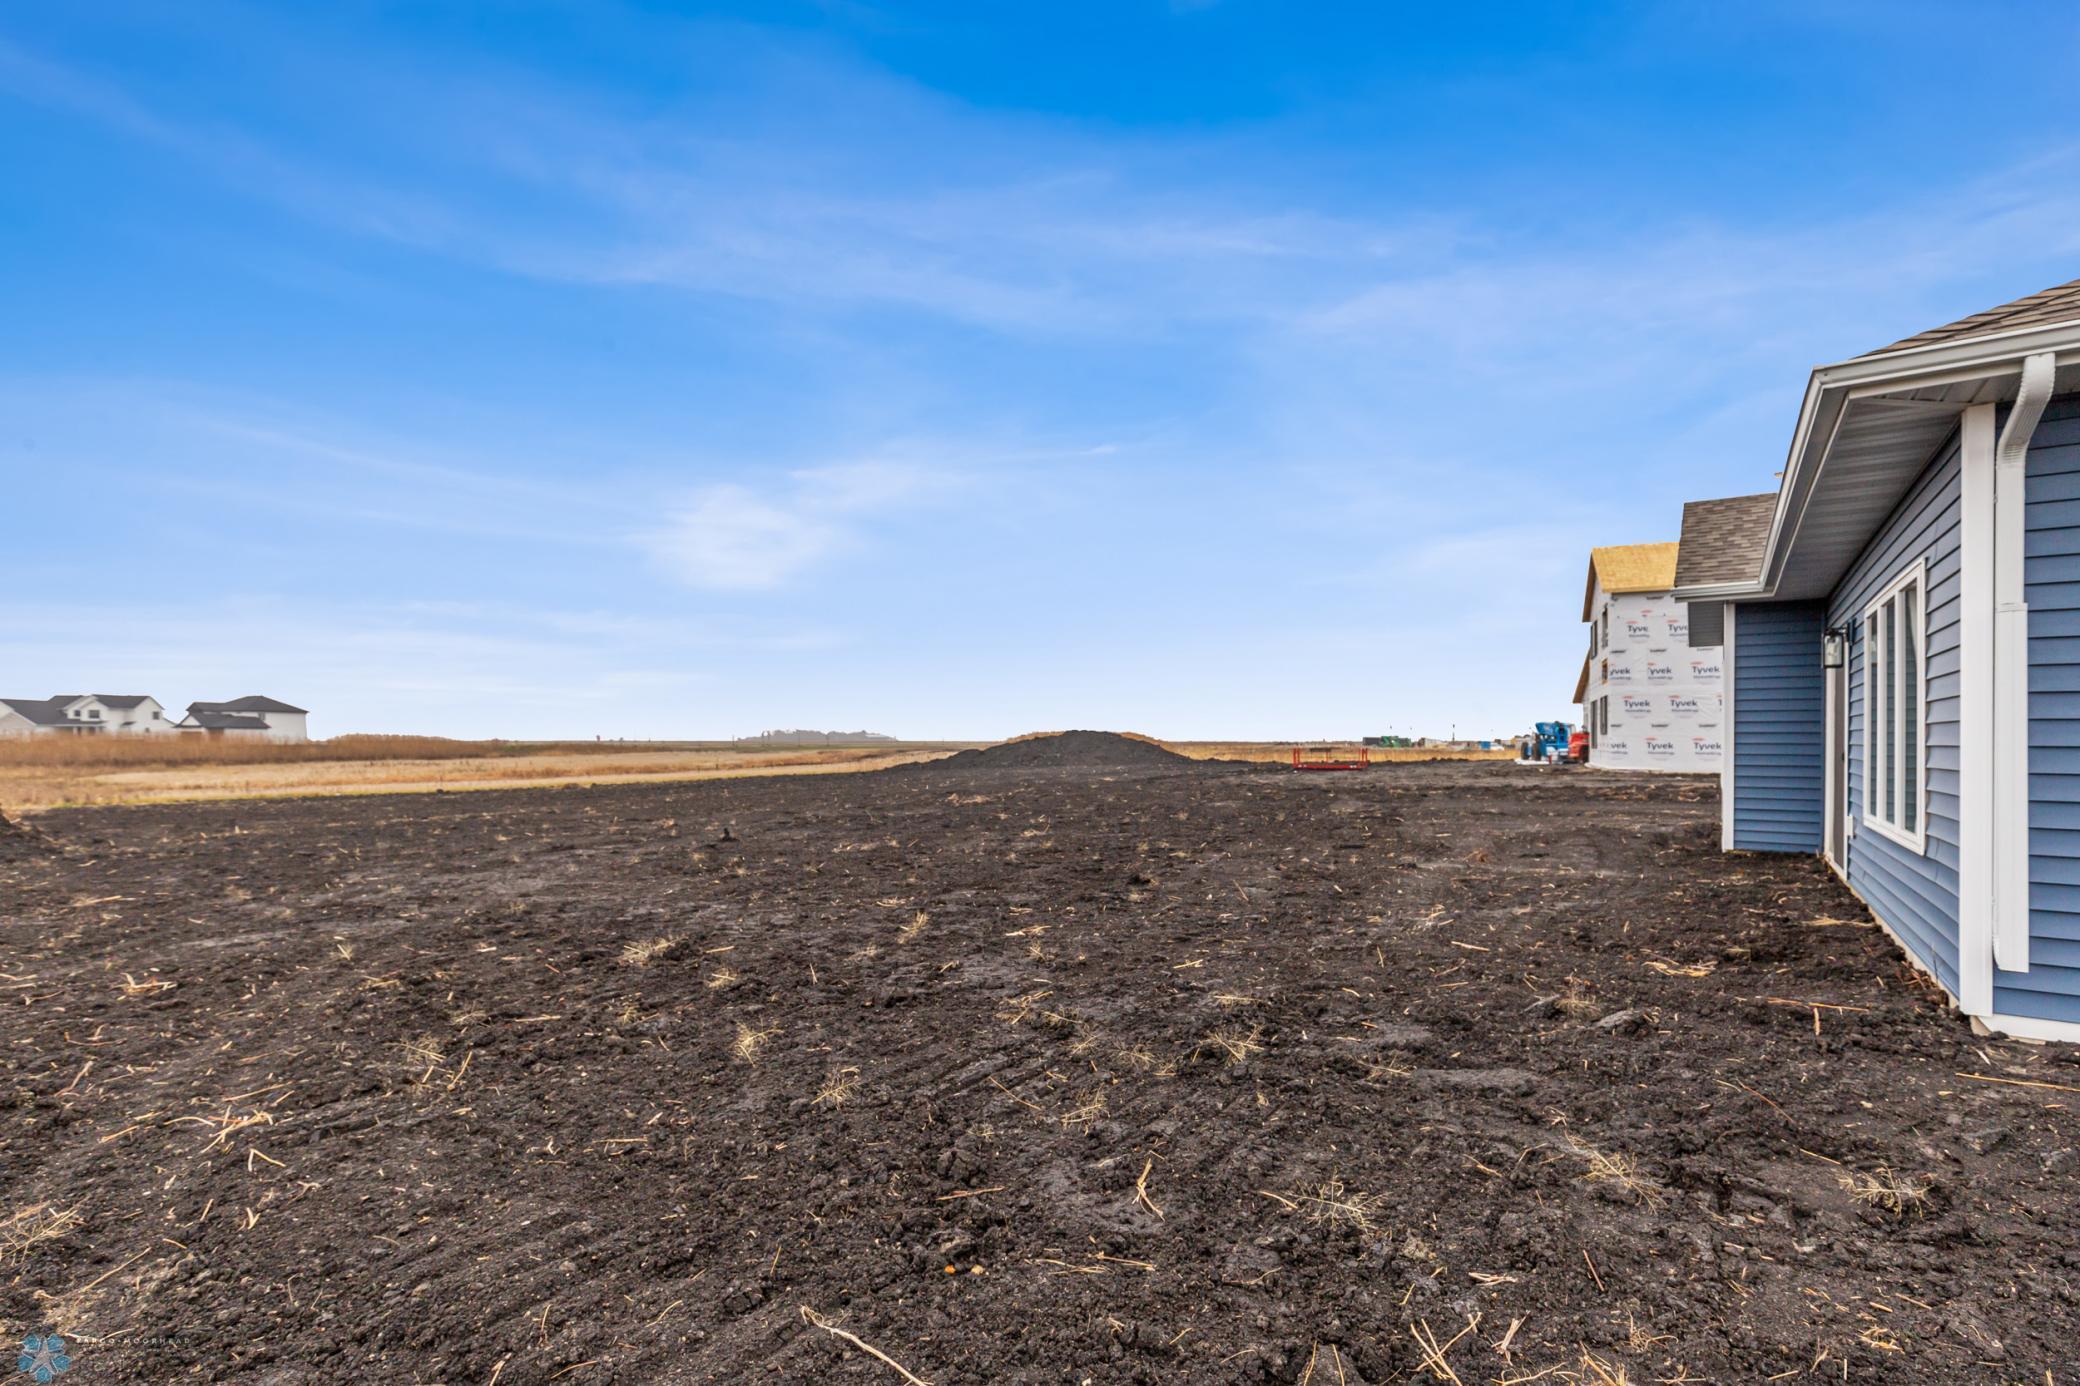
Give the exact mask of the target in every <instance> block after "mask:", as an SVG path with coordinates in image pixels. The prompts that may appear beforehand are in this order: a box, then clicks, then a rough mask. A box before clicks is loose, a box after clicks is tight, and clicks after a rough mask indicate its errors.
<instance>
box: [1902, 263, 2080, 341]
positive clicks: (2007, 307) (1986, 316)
mask: <svg viewBox="0 0 2080 1386" xmlns="http://www.w3.org/2000/svg"><path fill="white" fill-rule="evenodd" d="M2054 322H2080V279H2075V280H2072V281H2070V282H2068V283H2065V284H2056V285H2053V286H2052V287H2051V288H2048V289H2039V290H2038V291H2037V292H2035V293H2033V294H2025V295H2024V296H2023V297H2021V298H2018V299H2016V300H2015V301H2014V302H2012V303H2003V304H2001V305H2000V307H1998V308H1988V309H1987V310H1986V311H1984V312H1982V313H1974V314H1972V315H1971V316H1970V317H1968V318H1959V319H1958V320H1957V321H1956V322H1946V323H1944V324H1943V325H1942V326H1941V327H1931V328H1929V329H1928V330H1927V331H1926V332H1916V333H1915V334H1914V335H1913V336H1911V337H1904V338H1901V339H1900V340H1899V341H1897V342H1894V343H1893V344H1892V345H1891V346H1887V347H1879V348H1878V349H1877V350H1876V351H1873V352H1870V353H1869V355H1872V356H1883V355H1884V354H1885V353H1886V352H1889V351H1906V350H1908V349H1909V348H1912V347H1925V346H1936V345H1939V344H1940V343H1943V342H1957V341H1963V340H1964V339H1965V338H1967V337H1987V336H1991V335H1992V334H1994V333H1996V332H2014V331H2017V330H2019V329H2021V328H2025V327H2042V326H2044V325H2046V324H2048V323H2054Z"/></svg>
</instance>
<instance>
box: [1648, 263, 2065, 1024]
mask: <svg viewBox="0 0 2080 1386" xmlns="http://www.w3.org/2000/svg"><path fill="white" fill-rule="evenodd" d="M1779 475H1780V483H1779V485H1778V487H1777V489H1776V491H1775V492H1774V493H1771V494H1768V495H1767V496H1765V497H1763V498H1759V499H1758V498H1756V497H1752V496H1751V497H1735V498H1733V499H1731V500H1728V501H1720V502H1712V503H1709V504H1707V505H1693V506H1690V507H1688V508H1686V510H1685V513H1684V520H1683V541H1682V542H1683V555H1684V560H1685V571H1683V572H1681V573H1680V574H1679V575H1678V578H1677V582H1676V592H1675V595H1676V596H1677V597H1678V598H1681V599H1683V600H1685V601H1687V602H1689V603H1690V614H1691V621H1690V635H1691V638H1692V640H1693V641H1696V640H1697V639H1699V637H1700V633H1701V630H1702V628H1704V627H1705V626H1706V625H1707V624H1708V623H1707V620H1706V619H1705V617H1706V615H1707V613H1708V614H1709V625H1710V628H1711V630H1712V633H1713V636H1714V638H1716V639H1719V640H1721V641H1723V646H1724V648H1723V651H1722V656H1723V659H1724V661H1725V667H1726V679H1727V688H1726V691H1727V714H1728V718H1727V720H1728V727H1727V738H1726V748H1727V754H1726V759H1725V764H1724V767H1723V770H1722V773H1721V779H1720V783H1721V787H1722V788H1721V798H1722V817H1721V825H1720V840H1721V842H1722V844H1723V845H1724V846H1725V847H1726V848H1728V849H1730V850H1734V851H1752V852H1801V853H1817V854H1819V855H1820V856H1821V857H1823V858H1824V859H1825V860H1826V861H1827V863H1828V864H1829V865H1830V866H1832V867H1833V868H1834V870H1835V871H1836V872H1837V873H1839V874H1840V876H1841V878H1842V879H1843V880H1844V881H1845V882H1846V883H1847V884H1848V886H1849V888H1850V889H1851V890H1853V891H1855V892H1856V894H1857V895H1858V896H1860V897H1861V898H1862V899H1863V901H1864V903H1865V904H1867V905H1868V906H1869V907H1870V909H1871V913H1872V914H1873V915H1875V916H1876V917H1877V919H1878V922H1879V923H1881V924H1882V925H1884V927H1885V928H1886V930H1887V931H1888V932H1889V933H1890V934H1891V935H1892V937H1893V938H1894V939H1896V940H1897V941H1898V942H1899V944H1900V946H1901V947H1902V948H1903V949H1904V950H1905V951H1906V953H1907V955H1908V956H1909V957H1910V958H1912V959H1913V961H1914V962H1915V963H1916V964H1917V965H1919V966H1920V967H1921V968H1922V969H1923V970H1924V971H1926V972H1927V973H1928V974H1929V976H1931V977H1932V978H1934V979H1935V981H1936V982H1937V984H1939V985H1940V986H1941V987H1942V988H1943V990H1944V991H1945V992H1946V993H1948V994H1949V995H1950V997H1951V998H1952V999H1953V1000H1954V1001H1955V1002H1956V1003H1957V1005H1958V1006H1959V1007H1960V1008H1961V1009H1962V1010H1963V1011H1964V1012H1965V1013H1966V1014H1967V1015H1971V1016H1973V1017H1976V1018H1977V1019H1978V1020H1979V1021H1980V1022H1981V1023H1982V1024H1983V1025H1985V1026H1986V1027H1987V1028H1989V1029H1992V1030H1995V1031H1999V1032H2002V1033H2006V1034H2011V1035H2021V1036H2025V1037H2030V1038H2036V1039H2059V1040H2080V499H2076V498H2080V280H2076V281H2074V282H2072V283H2069V284H2062V285H2059V286H2058V287H2056V288H2052V289H2047V290H2045V291H2044V292H2042V293H2037V294H2032V295H2030V296H2029V297H2027V298H2023V299H2018V300H2016V301H2015V302H2013V303H2008V304H2004V305H2002V306H2001V307H1998V308H1994V309H1991V310H1989V311H1987V312H1984V313H1979V314H1975V315H1974V316H1972V317H1969V318H1964V319H1961V320H1960V321H1957V322H1954V323H1951V324H1949V325H1948V326H1945V327H1940V328H1936V329H1933V330H1931V331H1928V332H1923V333H1920V334H1919V335H1917V336H1913V337H1909V338H1907V339H1906V340H1905V341H1901V342H1895V343H1893V344H1892V345H1891V346H1888V347H1883V348H1881V349H1879V350H1877V351H1874V352H1869V353H1867V354H1865V355H1862V356H1857V357H1852V358H1850V359H1849V360H1847V361H1843V362H1840V363H1838V364H1835V365H1831V366H1823V367H1821V368H1820V369H1818V370H1815V371H1814V372H1813V373H1812V375H1811V377H1810V378H1809V380H1808V382H1807V385H1806V392H1805V399H1804V403H1803V404H1802V406H1801V408H1800V411H1799V415H1798V421H1797V424H1796V426H1795V428H1794V429H1793V433H1792V442H1791V452H1790V457H1789V460H1788V462H1787V463H1786V466H1785V468H1784V470H1783V471H1782V472H1781V473H1780V474H1779ZM1693 545H1696V546H1698V547H1699V548H1700V551H1702V550H1703V549H1704V548H1706V547H1715V548H1716V550H1717V552H1718V554H1719V558H1718V559H1716V560H1715V561H1713V562H1711V563H1708V564H1701V565H1700V566H1699V567H1697V568H1696V570H1694V571H1692V570H1690V569H1689V567H1688V560H1689V558H1690V554H1691V550H1692V548H1693Z"/></svg>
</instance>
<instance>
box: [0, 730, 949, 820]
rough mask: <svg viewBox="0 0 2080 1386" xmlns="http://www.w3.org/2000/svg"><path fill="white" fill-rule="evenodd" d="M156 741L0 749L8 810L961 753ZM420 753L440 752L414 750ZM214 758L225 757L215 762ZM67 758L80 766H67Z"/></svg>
mask: <svg viewBox="0 0 2080 1386" xmlns="http://www.w3.org/2000/svg"><path fill="white" fill-rule="evenodd" d="M152 740H153V742H164V743H168V744H166V745H165V746H163V747H162V746H159V745H156V744H147V743H146V739H145V738H143V737H138V738H135V739H134V740H133V739H131V738H127V737H126V738H117V737H79V738H73V737H65V738H59V737H32V738H23V739H22V740H19V741H15V740H8V741H0V809H6V810H8V811H10V812H22V811H25V810H37V809H46V808H59V807H65V806H70V805H85V804H144V803H167V802H177V801H182V800H196V799H264V798H283V797H296V796H304V795H335V794H404V793H425V792H430V791H432V790H436V789H439V790H447V791H450V792H455V791H462V790H472V789H520V788H530V787H536V786H546V785H556V784H565V783H570V782H573V781H580V782H584V783H590V784H630V783H640V782H644V781H668V780H706V779H731V778H738V777H742V776H746V775H776V774H789V775H795V774H805V775H819V774H838V773H843V772H846V771H856V770H879V769H884V768H886V767H888V766H893V765H907V764H910V763H912V762H915V761H920V760H936V759H938V758H939V757H940V756H943V755H947V754H949V753H951V751H953V750H955V749H958V746H957V745H954V744H948V743H926V744H905V745H899V746H895V747H873V748H865V747H835V746H833V747H807V748H804V747H790V748H786V749H773V750H753V749H744V748H737V747H733V746H730V745H727V744H722V745H710V746H704V747H693V746H688V745H684V744H674V743H647V744H646V743H641V742H626V743H614V742H603V743H591V742H565V743H536V744H522V743H511V742H470V741H442V740H440V739H438V738H435V737H336V738H334V739H333V740H331V741H314V742H307V743H302V744H292V745H272V744H266V743H260V744H238V743H227V742H222V741H210V740H207V739H205V738H200V737H196V738H189V737H170V736H169V737H158V738H153V739H152ZM82 743H86V744H84V745H82ZM184 746H192V747H194V748H196V749H195V750H193V751H186V750H183V749H182V747H184ZM133 747H134V748H135V749H132V748H133ZM46 748H51V749H46ZM110 748H113V749H110ZM422 748H431V753H430V754H423V755H422V754H415V751H416V750H418V749H422ZM212 751H219V752H221V756H222V758H216V759H213V758H211V756H210V754H209V753H210V752H212ZM67 753H69V754H71V755H73V756H74V757H76V759H74V760H67V759H66V758H65V756H66V754H67Z"/></svg>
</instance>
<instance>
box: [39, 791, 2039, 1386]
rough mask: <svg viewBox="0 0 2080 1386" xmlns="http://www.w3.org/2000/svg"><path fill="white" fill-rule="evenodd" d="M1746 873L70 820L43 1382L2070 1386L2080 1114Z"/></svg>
mask: <svg viewBox="0 0 2080 1386" xmlns="http://www.w3.org/2000/svg"><path fill="white" fill-rule="evenodd" d="M1028 754H1029V755H1030V754H1031V753H1028ZM1717 816H1718V808H1717V800H1716V791H1715V789H1714V787H1713V786H1712V785H1711V784H1709V783H1707V782H1704V781H1700V780H1694V779H1685V778H1675V777H1661V778H1652V779H1648V778H1624V777H1619V776H1616V775H1610V774H1603V773H1598V772H1593V771H1564V770H1563V771H1541V770H1534V769H1520V768H1517V767H1513V766H1504V765H1463V764H1462V765H1434V766H1431V765H1406V766H1392V767H1388V768H1382V769H1375V770H1373V771H1370V772H1367V773H1364V774H1358V775H1325V776H1318V777H1310V776H1302V775H1296V774H1293V773H1290V772H1283V771H1279V770H1275V769H1269V768H1265V767H1239V766H1220V765H1194V764H1187V763H1179V762H1168V761H1162V760H1156V759H1154V758H1152V757H1151V758H1148V760H1147V763H1144V764H1140V765H1136V766H1132V767H1128V766H1116V767H1102V766H1100V767H1092V766H1089V765H1081V766H1079V765H1073V764H1072V765H1063V766H1056V767H1045V766H1035V765H1031V764H1020V763H1015V758H1014V763H1011V764H1008V765H1007V764H1005V763H1004V762H1003V761H1002V760H1001V759H998V760H992V759H990V758H989V757H986V756H985V757H970V758H966V759H963V760H961V761H959V762H953V761H948V762H939V763H935V764H929V765H920V766H912V767H907V768H903V769H898V770H891V771H885V772H879V773H872V774H862V775H846V776H835V777H823V778H779V779H770V780H735V781H716V782H708V783H689V784H670V785H622V786H613V787H603V788H595V789H566V790H533V791H511V792H506V791H494V792H485V793H473V794H467V795H445V796H443V795H417V796H410V797H395V798H358V799H331V800H311V801H270V802H264V803H262V802H246V803H224V804H204V805H183V806H178V807H150V808H125V809H89V810H79V811H67V812H62V813H52V814H47V815H44V816H43V817H41V818H40V819H39V820H37V821H38V823H39V824H40V825H41V827H42V829H43V830H45V831H46V832H47V833H48V835H49V839H50V841H49V842H48V843H45V842H42V841H38V840H34V839H29V838H19V837H17V838H8V839H6V840H0V974H4V975H0V1004H4V1006H5V1012H4V1014H5V1023H4V1026H0V1077H4V1082H5V1090H6V1094H7V1105H6V1117H5V1125H4V1126H0V1200H4V1201H0V1328H4V1329H6V1330H7V1331H11V1332H15V1333H17V1334H20V1333H25V1332H28V1331H32V1330H41V1329H43V1328H45V1327H55V1328H57V1329H60V1330H62V1331H64V1332H66V1333H67V1334H69V1335H70V1336H71V1341H72V1351H73V1360H74V1363H75V1367H74V1373H73V1375H72V1376H70V1377H68V1378H67V1380H68V1381H72V1380H77V1381H79V1382H81V1383H91V1382H150V1383H155V1384H157V1383H167V1382H182V1381H252V1382H261V1383H270V1384H271V1386H306V1384H309V1383H321V1382H323V1383H331V1382H349V1381H352V1382H368V1381H378V1380H380V1381H400V1382H403V1381H412V1382H456V1383H462V1382H468V1383H497V1386H537V1384H538V1383H547V1382H551V1381H557V1382H566V1383H574V1386H599V1384H600V1383H650V1382H661V1383H691V1382H710V1381H714V1382H744V1381H776V1382H788V1383H798V1382H799V1383H808V1382H859V1383H871V1382H879V1383H900V1382H903V1381H905V1380H906V1373H907V1374H910V1376H911V1379H916V1380H923V1381H927V1382H931V1383H934V1386H961V1384H968V1386H975V1384H978V1383H985V1382H1006V1383H1076V1382H1084V1381H1090V1382H1108V1383H1109V1382H1260V1381H1282V1382H1306V1383H1308V1386H1329V1384H1330V1383H1337V1384H1338V1386H1350V1384H1352V1383H1359V1382H1370V1383H1384V1382H1390V1381H1411V1380H1421V1381H1433V1380H1434V1381H1445V1382H1454V1381H1456V1382H1463V1383H1466V1386H1472V1383H1477V1382H1504V1381H1522V1382H1529V1381H1534V1380H1545V1381H1552V1382H1591V1383H1599V1384H1603V1386H1607V1383H1610V1382H1617V1381H1624V1382H1628V1383H1636V1384H1640V1386H1643V1384H1644V1383H1647V1382H1691V1381H1722V1382H1723V1381H1741V1382H1746V1381H1756V1380H1761V1379H1764V1378H1770V1377H1780V1376H1781V1379H1787V1380H1788V1379H1796V1380H1804V1379H1809V1378H1812V1379H1819V1380H1831V1381H1835V1380H1849V1381H1856V1382H1918V1383H1926V1382H1980V1381H1985V1382H2045V1381H2054V1380H2055V1381H2061V1382H2062V1381H2066V1380H2068V1379H2069V1375H2068V1374H2069V1372H2070V1369H2071V1365H2072V1363H2073V1362H2074V1360H2075V1356H2076V1353H2080V1348H2076V1346H2075V1344H2076V1343H2080V1334H2076V1328H2080V1312H2076V1310H2075V1295H2076V1288H2080V1281H2076V1270H2080V1220H2076V1218H2075V1197H2074V1177H2075V1176H2074V1171H2075V1170H2076V1168H2080V1161H2076V1158H2075V1154H2074V1148H2075V1146H2076V1145H2080V1140H2076V1132H2075V1111H2076V1109H2075V1107H2074V1103H2075V1101H2076V1100H2080V1065H2076V1064H2075V1063H2074V1061H2073V1057H2072V1055H2071V1053H2070V1052H2069V1051H2067V1050H2065V1049H2061V1048H2057V1047H2048V1048H2040V1047H2031V1046H2026V1045H2021V1044H2015V1043H2003V1042H1998V1041H1992V1040H1986V1039H1978V1038H1974V1037H1973V1036H1972V1035H1971V1033H1970V1032H1969V1030H1968V1029H1967V1027H1966V1026H1965V1025H1964V1024H1963V1023H1962V1022H1960V1021H1959V1020H1957V1019H1956V1018H1955V1017H1954V1016H1952V1015H1950V1014H1948V1013H1946V1011H1945V1010H1944V1009H1943V1007H1942V1005H1941V1004H1940V998H1939V997H1938V996H1936V995H1935V994H1934V993H1933V992H1932V991H1931V990H1930V989H1929V988H1928V987H1927V986H1926V985H1925V984H1923V983H1921V982H1920V981H1918V980H1917V978H1916V977H1915V975H1914V974H1913V973H1912V972H1911V971H1910V970H1909V969H1908V968H1907V967H1906V965H1905V964H1904V962H1903V961H1902V959H1901V956H1900V954H1899V953H1898V952H1897V950H1896V949H1895V948H1894V946H1893V945H1892V944H1891V943H1890V942H1889V941H1888V940H1887V939H1886V938H1885V937H1884V935H1883V934H1882V933H1880V932H1879V931H1877V930H1876V929H1875V928H1873V927H1870V926H1869V925H1868V923H1867V921H1866V919H1865V916H1864V915H1863V913H1862V911H1861V910H1860V908H1859V907H1858V906H1857V904H1856V902H1855V901H1854V899H1853V898H1852V897H1850V896H1849V895H1848V894H1846V892H1844V891H1843V890H1842V889H1841V888H1840V887H1839V886H1838V885H1837V884H1836V883H1835V882H1834V880H1833V878H1832V877H1831V876H1830V875H1829V874H1828V873H1827V872H1826V871H1825V870H1824V869H1823V868H1822V867H1821V866H1820V865H1819V864H1817V863H1816V862H1813V861H1810V860H1803V859H1791V858H1766V857H1726V856H1721V855H1720V854H1719V853H1718V852H1717V850H1716V832H1717ZM844 1335H852V1336H851V1337H847V1336H844ZM866 1346H871V1348H872V1349H873V1350H874V1352H875V1353H878V1354H880V1355H874V1353H870V1352H869V1351H867V1350H866ZM896 1364H900V1366H898V1365H896ZM2054 1373H2055V1374H2056V1375H2055V1376H2054Z"/></svg>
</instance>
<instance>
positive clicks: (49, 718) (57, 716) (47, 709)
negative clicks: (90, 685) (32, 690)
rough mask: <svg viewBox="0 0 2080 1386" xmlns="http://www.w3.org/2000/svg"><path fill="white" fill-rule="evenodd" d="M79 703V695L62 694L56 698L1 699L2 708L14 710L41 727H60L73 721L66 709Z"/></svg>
mask: <svg viewBox="0 0 2080 1386" xmlns="http://www.w3.org/2000/svg"><path fill="white" fill-rule="evenodd" d="M78 701H79V694H77V693H60V694H59V695H58V696H57V697H55V698H0V706H5V707H11V708H13V709H14V710H15V711H16V712H19V713H20V714H21V715H22V716H24V717H26V718H28V719H29V720H30V721H31V722H34V723H35V724H36V725H37V726H39V727H58V726H65V725H67V724H69V723H70V722H71V721H72V719H71V718H68V717H67V716H66V715H65V709H66V708H67V707H69V706H71V705H72V704H73V703H76V702H78Z"/></svg>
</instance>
